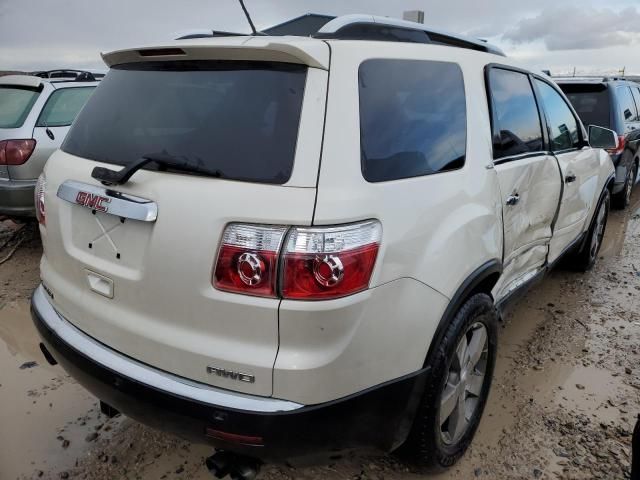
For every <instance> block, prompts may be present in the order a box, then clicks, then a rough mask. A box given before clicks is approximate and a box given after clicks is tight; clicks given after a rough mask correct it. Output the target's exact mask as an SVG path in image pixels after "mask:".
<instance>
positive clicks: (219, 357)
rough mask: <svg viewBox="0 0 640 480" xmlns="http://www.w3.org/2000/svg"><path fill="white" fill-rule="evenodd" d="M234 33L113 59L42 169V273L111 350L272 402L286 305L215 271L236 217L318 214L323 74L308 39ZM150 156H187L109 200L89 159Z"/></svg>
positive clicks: (156, 167)
mask: <svg viewBox="0 0 640 480" xmlns="http://www.w3.org/2000/svg"><path fill="white" fill-rule="evenodd" d="M236 42H237V44H240V43H242V42H244V43H245V47H244V48H239V47H235V48H231V49H229V48H224V47H219V48H218V47H216V48H213V47H203V46H199V47H198V48H197V49H192V50H190V49H189V48H181V49H180V51H182V52H183V53H180V54H176V53H175V50H176V49H163V50H154V51H153V53H152V54H151V55H145V54H144V53H140V52H139V51H132V52H124V53H123V52H118V53H117V54H114V57H113V58H116V59H117V61H122V60H123V59H128V60H131V59H133V61H127V62H125V63H120V64H116V65H112V69H111V71H110V72H109V74H107V76H106V77H105V79H104V80H103V81H102V83H101V84H100V86H99V87H98V88H97V89H96V91H95V93H94V94H93V95H92V97H91V98H90V99H89V101H88V103H87V104H86V106H85V108H84V109H83V110H82V112H81V113H80V115H79V116H78V118H77V120H76V122H75V123H74V125H73V127H72V128H71V131H70V132H69V134H68V136H67V138H66V140H65V143H64V144H63V146H62V148H61V150H60V151H58V152H56V153H55V154H54V155H53V156H52V157H51V159H50V160H49V162H48V163H47V166H46V169H45V175H46V194H45V202H46V226H44V227H43V228H42V233H43V238H44V249H45V255H44V257H43V262H42V278H43V281H44V283H45V284H46V286H47V288H48V289H49V290H50V291H51V292H52V294H53V298H54V300H53V303H54V306H55V307H56V308H57V309H58V311H59V312H60V313H61V314H62V315H64V316H65V317H66V318H67V319H68V320H69V321H70V322H72V323H73V324H75V325H76V326H77V327H78V328H79V329H81V330H83V331H84V332H85V333H87V334H89V335H91V336H92V337H94V338H95V339H97V340H98V341H100V342H102V343H104V344H106V345H108V346H109V347H111V348H113V349H115V350H117V351H119V352H121V353H123V354H125V355H128V356H130V357H132V358H134V359H136V360H139V361H141V362H144V363H146V364H149V365H151V366H153V367H156V368H159V369H161V370H165V371H167V372H171V373H174V374H177V375H179V376H182V377H185V378H187V379H191V380H195V381H198V382H204V383H208V384H211V385H215V386H219V387H223V388H227V389H231V390H236V391H241V392H246V393H251V394H256V395H263V396H269V395H271V394H272V369H273V364H274V361H275V358H276V354H277V350H278V306H279V303H280V301H279V300H278V299H276V298H260V297H252V296H246V295H239V294H234V293H225V292H222V291H219V290H216V289H215V288H214V287H213V286H212V273H213V270H214V266H215V265H214V264H215V261H216V256H217V253H218V248H219V243H220V240H221V238H222V235H223V232H224V229H225V226H226V225H228V224H229V223H230V222H245V223H260V224H279V225H282V224H284V225H309V224H310V223H311V221H312V215H313V208H314V203H315V194H316V189H315V187H316V181H317V172H318V162H319V157H320V145H321V142H322V126H323V119H324V101H325V97H326V87H327V71H326V70H324V69H323V68H317V65H318V64H317V63H316V64H315V66H313V67H312V66H309V63H310V62H309V61H307V60H308V59H310V58H312V57H311V56H305V54H304V53H305V50H304V47H302V48H298V49H296V48H292V47H291V46H287V47H286V49H285V50H286V54H283V53H282V52H281V51H274V48H276V47H273V46H269V44H268V43H265V42H264V41H263V42H262V44H260V45H257V46H254V48H251V47H250V46H248V47H247V46H246V44H251V42H252V40H249V41H247V39H243V40H236ZM257 42H258V41H254V43H257ZM309 43H310V44H312V45H313V58H316V59H317V58H318V56H320V57H321V58H320V60H321V61H328V47H327V46H326V45H325V46H324V47H325V49H326V50H322V49H318V45H317V44H318V43H319V42H313V41H310V42H309ZM181 47H182V46H181ZM283 48H284V47H283ZM281 50H282V49H281ZM163 52H164V53H167V54H168V58H163ZM292 52H293V54H292ZM296 55H297V56H296ZM148 57H153V58H152V59H151V60H150V59H149V58H148ZM265 58H266V60H265ZM221 59H222V60H221ZM274 59H276V60H275V61H274ZM282 60H286V61H282ZM107 61H109V58H107ZM146 155H164V156H166V157H170V158H174V159H179V161H180V162H181V163H182V164H183V166H182V167H181V168H179V169H174V168H172V167H167V166H166V165H161V164H155V163H153V162H151V163H149V164H148V165H146V166H144V168H143V169H141V170H139V171H136V172H135V173H134V174H133V176H132V177H131V179H130V180H129V181H128V182H126V183H125V184H122V185H116V186H112V187H110V188H109V189H106V191H104V192H103V193H102V194H100V189H105V187H104V186H103V185H101V183H100V182H99V181H97V180H95V179H94V178H92V176H91V173H92V171H93V169H94V168H95V167H97V166H100V167H105V168H109V169H111V170H116V171H117V170H120V169H122V168H123V167H126V166H130V165H132V164H133V163H134V162H136V161H137V160H139V159H140V158H141V157H144V156H146ZM96 194H97V196H94V195H96ZM105 195H106V196H108V197H109V200H107V201H102V200H99V198H101V197H103V196H105ZM60 197H63V198H60ZM104 202H106V203H104ZM104 210H107V212H104ZM141 212H142V213H141ZM207 367H212V368H209V369H208V368H207ZM220 371H228V372H235V373H242V374H244V375H247V376H253V377H255V381H254V382H253V383H250V382H248V381H246V378H248V377H240V378H244V379H245V381H238V377H237V376H235V375H230V376H225V375H219V372H220Z"/></svg>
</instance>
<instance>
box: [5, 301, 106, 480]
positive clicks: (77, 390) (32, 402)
mask: <svg viewBox="0 0 640 480" xmlns="http://www.w3.org/2000/svg"><path fill="white" fill-rule="evenodd" d="M36 338H37V334H36V331H35V327H34V326H33V324H32V322H31V317H30V313H29V304H28V302H27V301H26V300H24V299H22V300H20V301H18V302H12V303H9V304H6V305H5V306H4V307H3V308H2V309H1V310H0V365H2V368H1V369H0V385H1V386H0V405H1V406H2V408H0V425H1V433H0V444H1V445H2V447H1V448H0V478H2V479H3V480H4V479H13V478H17V477H19V476H20V475H21V474H29V473H31V472H34V471H36V470H43V471H47V470H49V469H50V468H51V467H52V466H55V468H56V470H58V469H59V468H60V467H63V468H64V467H65V466H69V467H71V466H72V465H73V464H74V463H75V460H76V458H77V457H78V456H81V455H82V454H83V451H84V450H85V449H86V445H87V443H86V442H85V437H86V435H87V429H88V428H93V427H95V425H97V424H98V423H99V421H98V419H97V416H98V415H97V412H96V410H95V399H94V398H92V397H91V396H90V395H89V394H88V393H86V391H84V390H83V389H82V388H81V387H80V386H79V385H77V384H75V383H74V382H72V381H71V379H70V378H69V377H67V376H66V374H64V372H63V371H62V370H61V369H60V368H59V367H51V366H49V365H48V364H47V363H46V362H45V361H44V358H43V356H42V353H41V352H40V350H39V348H38V342H37V341H36ZM34 361H35V362H37V365H36V366H33V367H31V368H24V369H21V368H20V366H22V365H24V364H25V363H27V362H34ZM92 409H93V410H92ZM87 412H88V414H87ZM80 415H82V417H85V416H87V415H88V418H79V416H80ZM82 423H84V425H82ZM58 435H61V436H62V437H63V438H64V439H66V440H68V441H69V442H70V443H69V445H68V447H67V448H66V449H65V448H63V446H62V443H63V440H58V439H56V437H57V436H58Z"/></svg>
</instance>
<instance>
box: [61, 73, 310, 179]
mask: <svg viewBox="0 0 640 480" xmlns="http://www.w3.org/2000/svg"><path fill="white" fill-rule="evenodd" d="M306 72H307V68H306V67H304V66H301V65H293V64H275V63H273V64H272V63H266V62H225V61H211V62H168V63H157V62H149V63H141V64H131V65H128V66H116V67H114V68H112V69H111V71H110V72H109V73H108V74H107V75H106V77H105V78H104V80H102V82H101V84H100V86H99V87H98V88H97V89H96V90H95V92H94V94H93V95H92V96H91V98H90V99H89V101H88V102H87V105H86V106H85V108H83V109H82V112H81V113H80V115H79V116H78V119H77V121H76V122H75V123H74V125H73V127H72V128H71V131H70V133H69V135H68V136H67V138H66V140H65V142H64V144H63V146H62V149H63V150H64V151H66V152H68V153H71V154H74V155H78V156H81V157H85V158H89V159H92V160H97V161H101V162H107V163H114V164H118V165H127V164H129V163H131V162H134V161H136V160H138V159H139V158H141V157H143V156H145V155H150V154H165V155H171V156H174V157H176V158H178V159H179V160H181V161H183V162H185V163H187V164H193V165H194V166H195V167H197V168H198V169H199V170H202V171H206V172H211V174H212V175H216V176H220V177H223V178H229V179H234V180H244V181H253V182H263V183H275V184H282V183H285V182H286V181H287V180H288V179H289V177H290V176H291V172H292V169H293V161H294V154H295V148H296V141H297V137H298V124H299V123H300V113H301V110H302V98H303V94H304V86H305V81H306ZM152 166H153V165H152ZM150 168H151V167H150Z"/></svg>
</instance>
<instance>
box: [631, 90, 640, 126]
mask: <svg viewBox="0 0 640 480" xmlns="http://www.w3.org/2000/svg"><path fill="white" fill-rule="evenodd" d="M631 92H632V93H633V99H634V100H635V101H636V107H637V110H638V117H637V118H636V121H637V122H640V88H638V87H631Z"/></svg>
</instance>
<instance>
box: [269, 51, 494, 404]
mask: <svg viewBox="0 0 640 480" xmlns="http://www.w3.org/2000/svg"><path fill="white" fill-rule="evenodd" d="M331 45H332V63H331V69H330V79H329V96H328V100H327V112H326V123H325V136H324V144H323V154H322V158H321V167H320V176H319V181H318V194H317V195H318V196H317V202H316V210H315V216H314V225H332V224H340V223H346V222H352V221H358V220H363V219H369V218H375V219H378V220H379V221H380V222H381V224H382V230H383V233H382V242H381V248H380V251H379V255H378V260H377V264H376V267H375V270H374V272H373V276H372V280H371V284H370V285H371V287H372V288H371V289H370V290H369V291H367V292H363V293H362V294H358V295H355V296H353V297H349V298H347V299H341V300H336V301H333V302H319V303H318V304H310V303H304V302H294V301H283V302H282V304H281V306H280V348H279V353H278V359H277V361H276V366H275V367H276V368H275V370H274V395H275V396H281V397H283V398H287V399H292V400H295V401H300V402H303V403H310V402H311V403H316V402H321V401H327V400H331V399H335V398H340V397H344V396H346V395H349V394H352V393H355V392H357V391H360V390H362V389H364V388H367V387H371V386H374V385H378V384H380V383H383V382H386V381H389V380H393V379H395V378H398V377H400V376H403V375H406V374H409V373H412V372H415V371H417V370H419V369H420V368H422V367H423V365H424V362H425V358H426V355H427V351H428V349H429V346H430V344H431V339H432V337H433V335H434V332H435V330H436V328H437V325H438V323H439V322H440V319H441V318H442V315H443V313H444V311H445V309H446V307H447V304H448V302H449V299H450V298H451V297H452V296H453V294H454V292H455V291H456V290H457V289H458V287H459V286H460V285H461V284H462V283H463V281H464V280H465V279H466V278H467V277H468V276H469V275H470V274H471V273H472V272H473V271H474V270H476V269H477V268H478V267H479V266H481V265H482V264H484V263H485V262H487V261H488V260H491V259H498V260H502V242H503V236H502V223H501V222H502V212H501V204H500V199H499V196H498V192H499V188H498V184H497V178H496V175H495V171H494V170H493V163H492V158H491V152H492V150H491V133H490V127H489V113H488V107H487V102H486V93H485V90H484V76H483V68H484V65H485V64H487V63H491V62H492V61H495V58H494V57H493V56H490V55H485V54H478V53H477V52H471V51H470V52H467V51H465V50H462V49H452V48H450V47H438V46H431V45H412V44H402V45H394V44H393V43H385V42H379V43H378V42H349V41H341V42H333V43H332V44H331ZM453 52H455V56H454V58H455V59H456V60H455V61H456V63H458V64H459V65H460V67H461V69H462V71H463V75H464V80H465V85H466V106H467V159H466V164H465V166H464V167H463V168H462V169H460V170H456V171H451V172H447V173H441V174H437V175H431V176H423V177H418V178H410V179H403V180H396V181H390V182H382V183H368V182H367V181H366V180H365V179H364V177H363V175H362V171H361V163H360V152H361V150H360V120H359V91H358V69H359V66H360V64H361V63H362V62H363V61H364V60H368V59H372V58H393V59H398V58H406V59H417V60H436V61H446V62H451V61H453V60H452V53H453Z"/></svg>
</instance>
